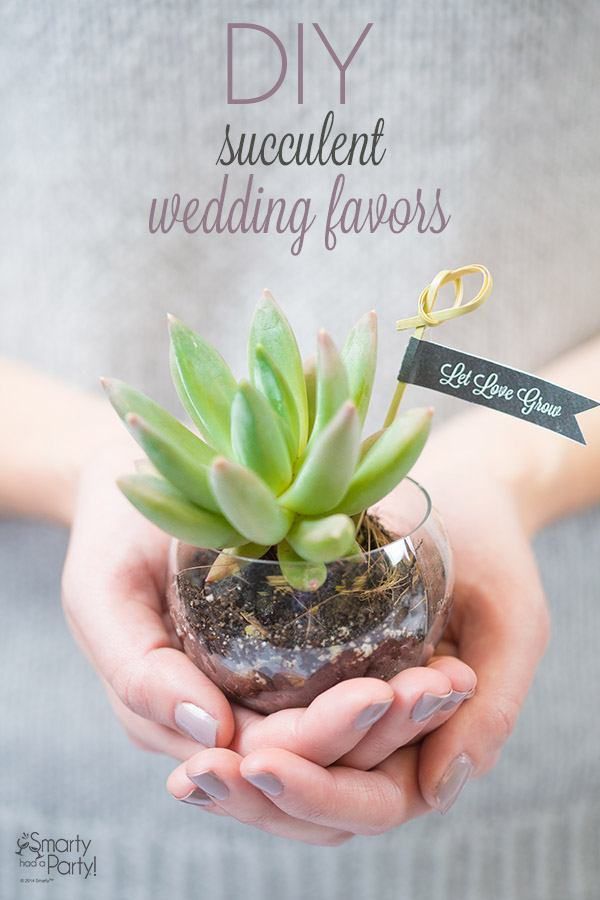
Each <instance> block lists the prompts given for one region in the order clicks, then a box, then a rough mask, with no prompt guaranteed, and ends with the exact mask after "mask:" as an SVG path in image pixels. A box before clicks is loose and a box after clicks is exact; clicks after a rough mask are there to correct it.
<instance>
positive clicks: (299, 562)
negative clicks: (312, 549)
mask: <svg viewBox="0 0 600 900" xmlns="http://www.w3.org/2000/svg"><path fill="white" fill-rule="evenodd" d="M277 559H278V560H279V567H280V569H281V574H282V575H283V577H284V578H285V580H286V581H287V582H288V584H290V585H291V586H292V587H293V588H295V589H296V590H297V591H316V590H318V588H320V587H321V585H322V584H323V582H324V581H325V579H326V578H327V568H326V567H325V565H324V564H323V563H314V562H306V561H305V560H303V559H302V558H301V557H300V556H298V554H297V553H295V552H294V550H293V549H292V547H290V545H289V544H288V543H287V541H282V542H281V543H280V544H279V546H278V547H277Z"/></svg>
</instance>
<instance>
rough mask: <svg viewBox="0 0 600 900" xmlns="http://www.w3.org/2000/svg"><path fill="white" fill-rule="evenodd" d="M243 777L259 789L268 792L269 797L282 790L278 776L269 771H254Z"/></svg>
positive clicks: (276, 794)
mask: <svg viewBox="0 0 600 900" xmlns="http://www.w3.org/2000/svg"><path fill="white" fill-rule="evenodd" d="M244 778H245V779H246V781H249V782H250V784H253V785H254V787H257V788H258V789H259V790H260V791H264V792H265V794H270V795H271V797H277V796H278V795H279V794H281V792H282V791H283V785H282V783H281V781H280V780H279V778H276V777H275V775H271V773H270V772H255V773H254V774H253V775H244Z"/></svg>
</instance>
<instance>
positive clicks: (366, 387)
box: [342, 310, 377, 424]
mask: <svg viewBox="0 0 600 900" xmlns="http://www.w3.org/2000/svg"><path fill="white" fill-rule="evenodd" d="M342 359H343V360H344V364H345V366H346V371H347V372H348V382H349V385H350V397H351V398H352V400H353V401H354V402H355V403H356V408H357V409H358V415H359V417H360V421H361V424H364V421H365V418H366V416H367V411H368V409H369V402H370V400H371V392H372V390H373V381H374V379H375V368H376V366H377V315H376V314H375V312H374V311H373V310H371V312H368V313H367V314H366V315H364V316H363V317H362V318H360V319H359V320H358V322H357V323H356V325H355V326H354V328H353V329H352V330H351V332H350V334H349V335H348V337H347V338H346V343H345V344H344V347H343V349H342Z"/></svg>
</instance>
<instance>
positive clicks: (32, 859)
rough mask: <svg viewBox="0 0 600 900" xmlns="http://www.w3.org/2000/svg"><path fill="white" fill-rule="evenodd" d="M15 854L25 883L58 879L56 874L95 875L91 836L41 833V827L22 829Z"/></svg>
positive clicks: (73, 875)
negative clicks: (49, 835)
mask: <svg viewBox="0 0 600 900" xmlns="http://www.w3.org/2000/svg"><path fill="white" fill-rule="evenodd" d="M16 844H17V848H16V850H15V855H16V856H17V857H18V860H19V863H18V864H19V870H20V871H19V874H20V875H21V876H22V877H21V879H20V881H21V882H22V883H24V884H25V883H39V882H50V881H55V880H56V879H57V878H64V877H67V878H68V877H80V878H83V879H84V880H87V879H88V878H91V877H95V876H96V856H95V855H92V853H91V852H90V848H91V845H92V841H91V839H89V840H87V841H86V840H85V839H84V838H82V837H80V835H79V834H77V835H75V837H42V836H41V835H40V833H39V831H23V832H21V834H20V835H19V836H18V837H17V841H16Z"/></svg>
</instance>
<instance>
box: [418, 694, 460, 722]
mask: <svg viewBox="0 0 600 900" xmlns="http://www.w3.org/2000/svg"><path fill="white" fill-rule="evenodd" d="M451 696H452V691H448V693H447V694H444V695H443V696H442V697H440V696H439V694H423V696H422V697H419V699H418V700H417V702H416V703H415V705H414V706H413V709H412V712H411V714H410V717H411V719H412V720H413V722H424V721H425V719H430V718H431V716H433V715H435V713H436V712H438V711H439V710H440V709H441V708H442V707H443V705H444V703H447V702H448V700H449V699H450V697H451Z"/></svg>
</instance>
